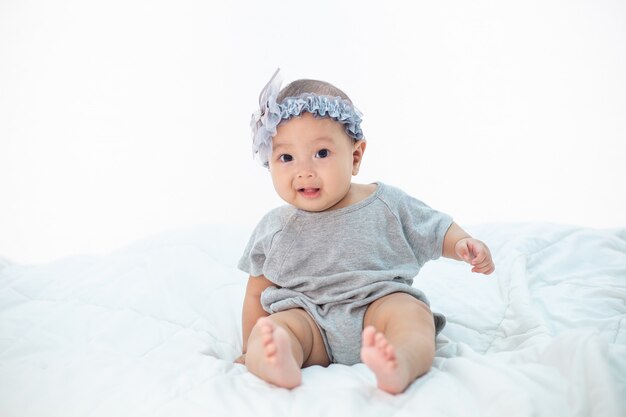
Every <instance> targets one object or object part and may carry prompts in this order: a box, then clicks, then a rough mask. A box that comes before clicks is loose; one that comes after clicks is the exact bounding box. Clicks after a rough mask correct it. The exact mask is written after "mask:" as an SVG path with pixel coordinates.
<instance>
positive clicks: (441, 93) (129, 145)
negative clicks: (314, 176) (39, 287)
mask: <svg viewBox="0 0 626 417" xmlns="http://www.w3.org/2000/svg"><path fill="white" fill-rule="evenodd" d="M382 3H383V2H380V1H377V2H364V1H357V0H351V1H337V0H333V1H327V0H317V1H315V2H293V1H276V0H266V1H229V2H227V1H223V2H214V1H204V2H200V1H185V0H183V1H154V0H109V1H106V2H105V1H102V2H85V1H80V0H57V1H54V2H48V1H43V0H22V1H18V0H0V256H3V257H6V258H8V259H11V260H13V261H16V262H28V263H30V262H45V261H49V260H53V259H56V258H59V257H62V256H68V255H71V254H78V253H106V252H108V251H111V250H113V249H116V248H119V247H121V246H123V245H125V244H127V243H129V242H131V241H133V240H135V239H139V238H143V237H146V236H150V235H153V234H157V233H160V232H162V231H166V230H175V229H181V228H192V227H194V225H200V224H207V223H221V224H242V225H250V226H252V225H254V224H255V223H256V222H257V220H258V219H259V218H260V217H261V216H262V214H263V213H265V212H266V211H267V210H269V209H270V208H272V207H274V206H276V205H278V204H280V203H281V201H280V200H279V199H278V198H277V197H276V196H275V195H274V191H273V188H272V185H271V181H270V179H269V176H268V174H267V172H266V171H265V170H264V169H263V168H261V167H260V166H258V165H256V164H255V163H254V162H253V161H252V159H251V154H250V131H249V121H250V115H251V113H252V112H253V111H254V110H255V109H256V106H257V97H258V93H259V91H260V89H261V88H262V87H263V85H264V84H265V83H266V82H267V81H268V79H269V77H270V76H271V75H272V73H273V72H274V70H275V69H276V67H278V66H280V67H281V68H282V70H283V76H284V78H285V81H286V82H289V81H292V80H294V79H297V78H317V79H323V80H327V81H330V82H332V83H333V84H335V85H337V86H338V87H340V88H341V89H343V90H344V91H346V92H347V93H348V95H350V97H351V98H352V100H353V101H354V102H355V103H356V105H357V107H359V109H360V110H361V111H362V112H363V113H364V115H365V121H364V123H363V129H364V132H365V135H366V137H367V139H368V148H367V151H366V154H365V159H364V163H363V166H362V171H361V174H359V176H358V177H357V178H356V179H355V180H356V181H357V182H363V183H365V182H371V181H376V180H379V181H383V182H386V183H389V184H392V185H396V186H399V187H401V188H403V189H405V190H406V191H408V192H410V193H411V194H413V195H415V196H416V197H418V198H420V199H422V200H424V201H425V202H427V203H428V204H430V205H431V206H434V207H436V208H438V209H440V210H443V211H446V212H448V213H450V214H452V215H453V217H454V218H455V219H456V221H457V222H458V223H460V224H461V226H463V225H471V224H478V223H489V222H525V221H547V222H556V223H568V224H575V225H582V226H589V227H599V228H604V227H623V226H626V192H625V191H624V190H625V189H626V187H625V186H624V180H626V164H625V163H624V162H625V160H626V145H625V141H626V2H624V1H617V0H616V1H609V0H582V1H580V0H579V1H576V0H573V1H570V0H561V1H558V0H548V1H545V0H544V1H532V0H531V1H518V2H507V1H466V0H451V1H445V2H443V1H442V2H439V1H437V2H435V1H429V2H426V1H420V2H394V1H388V2H384V3H385V4H382Z"/></svg>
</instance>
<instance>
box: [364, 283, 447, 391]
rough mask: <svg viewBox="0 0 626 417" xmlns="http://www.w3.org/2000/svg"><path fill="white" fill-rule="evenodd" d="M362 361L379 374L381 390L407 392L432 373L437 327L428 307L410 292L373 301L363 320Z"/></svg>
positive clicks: (377, 378) (377, 376)
mask: <svg viewBox="0 0 626 417" xmlns="http://www.w3.org/2000/svg"><path fill="white" fill-rule="evenodd" d="M363 326H364V330H363V344H362V347H361V359H362V360H363V363H365V364H366V365H367V366H368V367H369V368H370V369H371V370H372V371H373V372H374V374H376V380H377V382H378V387H379V388H380V389H382V390H384V391H387V392H389V393H392V394H399V393H401V392H403V391H404V390H405V389H406V388H407V387H408V386H409V384H410V383H411V382H413V381H414V380H415V379H416V378H417V377H419V376H421V375H423V374H425V373H426V372H428V370H429V369H430V367H431V366H432V363H433V360H434V358H435V324H434V320H433V315H432V313H431V311H430V309H429V308H428V306H427V305H426V304H424V303H423V302H421V301H419V300H418V299H416V298H414V297H413V296H411V295H409V294H406V293H393V294H389V295H387V296H385V297H382V298H380V299H378V300H376V301H375V302H373V303H372V304H371V305H370V306H369V307H368V309H367V311H366V313H365V318H364V321H363Z"/></svg>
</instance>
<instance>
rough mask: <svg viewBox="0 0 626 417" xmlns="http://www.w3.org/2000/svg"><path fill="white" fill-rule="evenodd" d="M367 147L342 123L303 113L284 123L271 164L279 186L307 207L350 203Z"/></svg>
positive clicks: (326, 207) (282, 194)
mask: <svg viewBox="0 0 626 417" xmlns="http://www.w3.org/2000/svg"><path fill="white" fill-rule="evenodd" d="M364 150H365V142H364V141H358V142H356V143H354V141H353V140H352V139H351V138H350V137H349V136H348V135H347V134H346V133H345V131H344V127H343V125H342V124H341V123H338V122H336V121H334V120H332V119H328V118H323V119H316V118H315V117H313V115H311V114H310V113H303V115H302V116H300V117H295V118H293V119H291V120H288V121H286V122H283V123H282V124H280V125H279V126H278V128H277V129H276V135H275V136H274V138H273V139H272V155H271V156H270V160H269V169H270V173H271V175H272V181H273V183H274V188H275V189H276V192H277V193H278V195H279V196H280V197H281V198H282V199H283V200H285V201H286V202H287V203H289V204H291V205H293V206H295V207H297V208H299V209H302V210H307V211H325V210H329V209H335V208H339V207H341V206H342V204H345V203H346V196H347V195H348V192H349V191H350V185H351V180H352V175H356V173H357V172H358V170H359V165H360V163H361V157H362V155H363V151H364ZM346 205H347V204H346Z"/></svg>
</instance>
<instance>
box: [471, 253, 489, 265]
mask: <svg viewBox="0 0 626 417" xmlns="http://www.w3.org/2000/svg"><path fill="white" fill-rule="evenodd" d="M486 261H487V254H486V253H484V252H479V253H477V254H476V257H475V258H474V259H472V265H475V266H477V265H480V264H483V263H485V262H486Z"/></svg>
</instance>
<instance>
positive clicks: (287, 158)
mask: <svg viewBox="0 0 626 417" xmlns="http://www.w3.org/2000/svg"><path fill="white" fill-rule="evenodd" d="M278 160H279V161H280V162H291V161H293V156H291V155H289V154H287V153H284V154H282V155H281V156H279V157H278Z"/></svg>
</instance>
